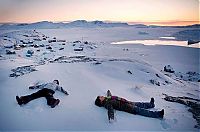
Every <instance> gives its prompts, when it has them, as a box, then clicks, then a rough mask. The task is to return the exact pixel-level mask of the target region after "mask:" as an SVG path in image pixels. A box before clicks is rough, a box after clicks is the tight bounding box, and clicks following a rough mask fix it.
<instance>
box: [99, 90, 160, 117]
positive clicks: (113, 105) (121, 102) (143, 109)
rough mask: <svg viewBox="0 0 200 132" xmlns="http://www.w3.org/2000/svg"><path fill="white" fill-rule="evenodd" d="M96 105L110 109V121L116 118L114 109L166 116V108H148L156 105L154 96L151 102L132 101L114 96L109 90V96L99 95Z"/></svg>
mask: <svg viewBox="0 0 200 132" xmlns="http://www.w3.org/2000/svg"><path fill="white" fill-rule="evenodd" d="M95 105H97V106H99V107H105V108H106V109H107V110H108V119H109V121H110V120H114V109H115V110H119V111H124V112H128V113H131V114H138V115H142V116H146V117H152V118H163V116H164V109H162V110H161V111H150V110H148V109H149V108H154V107H155V104H154V98H151V101H150V102H131V101H128V100H126V99H124V98H120V97H118V96H112V94H111V92H110V90H108V91H107V97H105V96H98V97H97V98H96V100H95Z"/></svg>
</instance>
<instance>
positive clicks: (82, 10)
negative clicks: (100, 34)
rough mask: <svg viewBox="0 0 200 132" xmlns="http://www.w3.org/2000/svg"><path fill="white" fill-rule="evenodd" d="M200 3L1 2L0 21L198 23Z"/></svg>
mask: <svg viewBox="0 0 200 132" xmlns="http://www.w3.org/2000/svg"><path fill="white" fill-rule="evenodd" d="M199 5H200V4H199V0H124V1H121V0H76V1H74V0H59V1H58V0H34V1H31V0H26V1H16V0H8V1H0V22H1V23H6V22H16V23H33V22H38V21H74V20H87V21H94V20H100V21H121V22H128V23H129V24H132V23H143V24H145V25H155V24H156V25H192V24H199Z"/></svg>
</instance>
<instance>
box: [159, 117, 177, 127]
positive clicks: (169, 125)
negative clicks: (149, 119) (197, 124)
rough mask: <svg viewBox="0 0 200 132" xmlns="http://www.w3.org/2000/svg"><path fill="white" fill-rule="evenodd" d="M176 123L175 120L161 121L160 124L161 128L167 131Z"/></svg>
mask: <svg viewBox="0 0 200 132" xmlns="http://www.w3.org/2000/svg"><path fill="white" fill-rule="evenodd" d="M177 122H178V120H177V119H163V120H162V121H161V123H160V124H161V125H162V128H164V129H169V128H171V127H172V126H173V125H175V124H177Z"/></svg>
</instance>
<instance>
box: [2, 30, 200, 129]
mask: <svg viewBox="0 0 200 132" xmlns="http://www.w3.org/2000/svg"><path fill="white" fill-rule="evenodd" d="M181 30H184V29H182V28H164V27H161V28H135V27H113V28H65V29H36V30H33V29H31V30H28V29H27V30H15V31H13V30H2V31H0V73H1V74H0V100H1V101H0V118H1V119H0V122H1V123H0V130H24V131H28V130H65V131H67V130H69V131H70V130H77V131H78V130H82V131H90V130H92V131H97V130H98V131H101V130H102V131H110V130H112V131H121V130H124V131H125V130H126V131H140V130H142V131H162V130H169V131H198V130H199V129H197V128H194V126H195V125H196V120H195V119H194V118H193V116H192V113H190V112H188V107H186V106H184V105H181V104H178V103H173V102H167V101H165V100H164V99H163V97H164V95H163V93H164V94H168V95H171V96H187V97H192V98H196V99H199V94H200V89H199V82H198V81H199V80H200V74H199V70H200V69H199V68H200V66H199V61H200V59H199V51H200V50H199V48H191V47H180V46H163V45H162V46H161V45H159V46H158V45H155V46H149V45H141V44H134V45H131V44H129V45H128V44H124V45H112V44H110V43H111V42H117V41H128V40H144V39H145V40H146V39H159V38H160V37H171V36H172V34H174V33H176V32H178V31H181ZM141 32H143V33H142V34H141ZM144 32H145V33H148V34H144ZM49 41H50V42H49ZM51 41H56V42H51ZM86 41H87V42H86ZM14 45H15V46H14ZM174 45H176V44H174ZM22 47H23V48H22ZM6 50H7V51H6ZM8 50H9V51H13V52H14V51H15V54H6V53H8ZM28 50H29V52H30V51H33V52H34V53H33V54H31V55H30V54H28V53H27V51H28ZM75 50H81V51H75ZM167 65H170V66H172V67H173V69H174V71H175V73H167V72H165V71H164V67H165V66H167ZM54 79H58V80H59V81H60V85H61V86H62V87H63V88H64V89H65V90H67V91H68V93H69V96H66V95H64V94H62V93H59V92H56V93H55V98H59V99H60V100H61V102H60V104H59V105H58V106H56V107H55V108H53V109H52V108H50V107H49V106H47V105H46V100H45V99H44V98H40V99H37V100H34V101H32V102H30V103H28V104H26V105H24V106H21V107H20V106H19V105H18V104H17V102H16V100H15V96H16V95H20V96H21V95H27V94H31V93H33V92H36V90H29V89H28V86H29V85H31V84H33V83H35V82H37V81H40V82H50V81H52V80H54ZM152 82H155V83H154V84H153V83H152ZM158 84H159V85H158ZM108 89H110V90H111V92H112V94H113V95H117V96H120V97H124V98H126V99H128V100H132V101H150V98H151V97H154V98H155V105H156V107H155V108H153V109H152V110H161V109H165V115H164V119H154V118H148V117H143V116H140V115H131V114H128V113H125V112H120V111H116V113H115V115H116V120H115V121H114V122H113V123H109V122H108V119H107V111H106V109H104V108H99V107H97V106H95V105H94V101H95V99H96V97H97V96H98V95H105V94H106V91H107V90H108Z"/></svg>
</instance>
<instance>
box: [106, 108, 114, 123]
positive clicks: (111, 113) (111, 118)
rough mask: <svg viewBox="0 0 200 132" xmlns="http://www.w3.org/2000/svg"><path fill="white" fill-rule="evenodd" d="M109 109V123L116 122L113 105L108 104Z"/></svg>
mask: <svg viewBox="0 0 200 132" xmlns="http://www.w3.org/2000/svg"><path fill="white" fill-rule="evenodd" d="M107 109H108V120H109V121H111V120H114V108H113V106H112V104H108V105H107Z"/></svg>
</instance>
